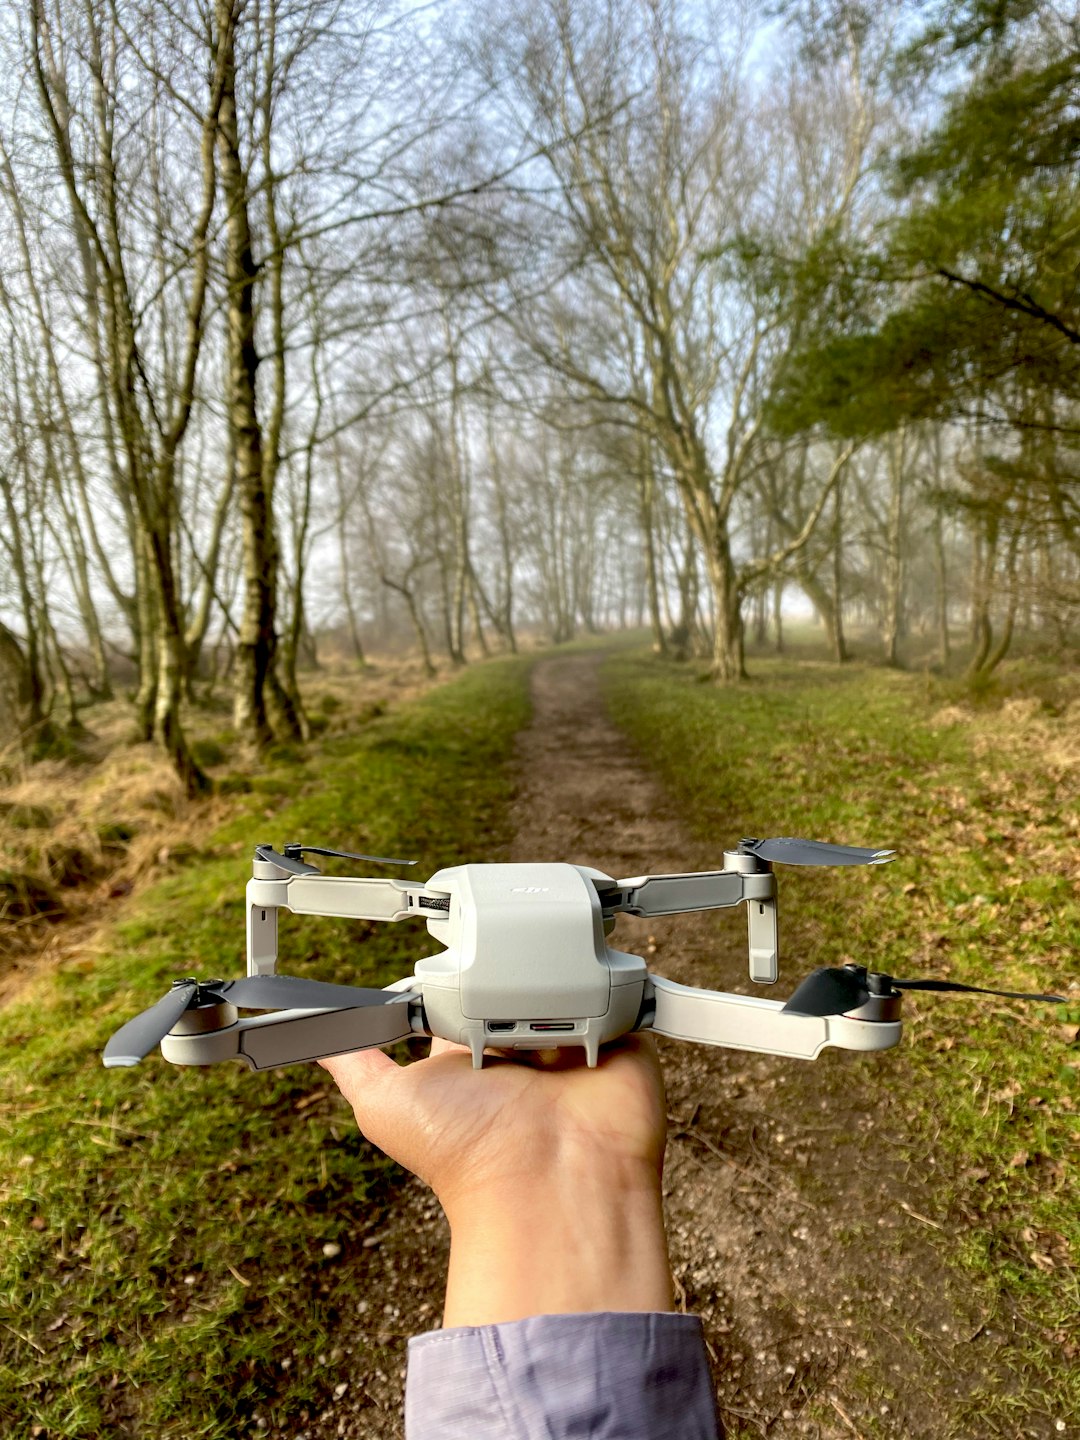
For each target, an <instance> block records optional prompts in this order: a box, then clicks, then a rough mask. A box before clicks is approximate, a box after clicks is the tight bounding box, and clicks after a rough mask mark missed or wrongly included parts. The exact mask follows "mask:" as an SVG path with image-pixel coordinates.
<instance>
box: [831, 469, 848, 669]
mask: <svg viewBox="0 0 1080 1440" xmlns="http://www.w3.org/2000/svg"><path fill="white" fill-rule="evenodd" d="M843 499H844V485H843V480H842V479H838V480H837V482H836V495H835V497H834V500H833V523H832V537H831V539H832V545H831V547H830V548H831V550H832V572H833V576H832V578H833V589H832V595H831V597H830V599H831V601H832V605H831V609H832V615H831V623H830V626H829V638H830V640H831V642H832V653H833V659H834V660H835V661H836V663H837V664H838V665H842V664H844V662H845V661H847V660H848V659H850V655H849V652H848V648H847V639H846V637H845V635H844V588H843V587H844V564H843V558H844V515H843V510H844V507H843Z"/></svg>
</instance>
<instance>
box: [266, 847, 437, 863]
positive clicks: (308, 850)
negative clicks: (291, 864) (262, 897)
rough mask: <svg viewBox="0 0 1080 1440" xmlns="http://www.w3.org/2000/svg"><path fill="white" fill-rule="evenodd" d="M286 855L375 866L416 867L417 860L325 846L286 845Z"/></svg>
mask: <svg viewBox="0 0 1080 1440" xmlns="http://www.w3.org/2000/svg"><path fill="white" fill-rule="evenodd" d="M285 853H286V855H288V856H289V858H290V859H292V858H293V857H294V856H296V857H299V856H300V855H335V856H337V858H338V859H339V860H368V861H370V862H371V864H373V865H415V864H416V861H415V860H388V859H387V857H386V856H385V855H358V854H356V852H355V851H353V850H327V848H326V847H325V846H324V845H286V846H285Z"/></svg>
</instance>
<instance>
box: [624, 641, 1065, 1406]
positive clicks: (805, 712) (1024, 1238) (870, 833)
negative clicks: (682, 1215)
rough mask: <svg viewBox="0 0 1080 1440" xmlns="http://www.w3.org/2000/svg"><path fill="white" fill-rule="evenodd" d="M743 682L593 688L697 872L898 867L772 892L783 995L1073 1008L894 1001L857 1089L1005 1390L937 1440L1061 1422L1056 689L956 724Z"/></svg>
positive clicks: (1019, 678)
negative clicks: (816, 856) (879, 1058)
mask: <svg viewBox="0 0 1080 1440" xmlns="http://www.w3.org/2000/svg"><path fill="white" fill-rule="evenodd" d="M753 668H754V673H755V679H754V681H753V682H752V683H750V684H748V685H746V686H743V687H740V688H735V689H729V690H724V689H717V688H715V687H713V686H711V685H707V684H702V683H699V682H700V680H701V678H702V677H701V674H700V672H699V671H697V670H695V669H694V668H693V667H689V666H682V667H680V666H676V665H673V664H663V663H660V662H658V661H656V660H655V659H648V658H644V657H641V656H622V657H617V658H615V659H613V660H612V661H610V662H609V663H608V664H607V666H606V667H605V671H604V675H605V685H606V690H607V695H608V700H609V705H610V708H611V712H612V715H613V717H614V719H615V720H616V721H617V723H618V724H620V726H622V727H623V728H624V729H625V730H626V731H627V732H628V733H629V734H630V736H631V737H632V738H633V739H634V740H635V741H636V742H637V743H638V745H639V746H640V748H641V750H642V752H643V753H644V754H645V755H647V756H648V757H649V761H650V763H651V764H653V765H654V766H655V767H656V768H657V769H658V770H659V771H660V773H661V776H662V778H663V780H664V782H665V784H666V785H667V787H668V789H669V791H670V792H671V794H672V796H673V798H674V799H675V800H676V802H677V804H678V805H679V807H680V810H681V813H682V814H683V816H684V817H685V819H686V823H687V826H688V828H689V829H690V831H691V833H692V834H693V835H694V836H695V838H696V839H697V840H698V841H700V842H701V846H702V855H701V860H702V863H712V862H711V860H710V859H709V857H710V856H713V855H715V852H716V850H717V848H719V847H718V844H717V842H718V841H720V842H721V844H722V843H726V842H727V841H728V839H729V835H730V833H731V829H732V827H734V834H735V835H738V834H754V835H788V834H796V835H797V834H805V835H811V836H816V837H819V838H822V839H832V840H840V841H847V842H849V843H852V844H868V845H891V846H895V847H896V848H897V850H898V851H899V852H900V854H899V858H898V860H897V861H896V862H895V863H894V864H893V865H892V866H891V867H890V868H889V870H887V871H885V872H880V871H870V872H853V873H851V874H850V875H848V876H846V877H845V881H844V888H843V897H844V898H843V901H842V902H841V903H839V904H838V903H837V890H836V887H834V886H831V885H826V886H823V885H821V884H820V883H819V881H818V879H817V878H816V877H815V876H814V875H813V872H805V871H798V870H788V871H785V873H784V876H783V889H784V906H783V910H784V915H783V929H782V937H781V940H782V946H785V947H786V953H787V956H788V957H789V958H788V963H787V966H786V967H785V968H784V975H785V978H786V979H787V980H790V981H793V980H794V979H795V978H796V977H797V976H798V975H801V974H804V973H806V972H807V971H808V970H809V969H810V967H811V966H812V965H818V964H838V963H842V962H843V961H844V960H847V959H853V960H857V961H859V962H861V963H867V964H870V965H871V966H872V967H873V968H877V969H882V970H885V971H888V972H889V973H891V974H894V975H897V976H901V977H911V976H920V975H941V976H949V977H951V978H952V979H955V980H958V981H963V982H966V983H968V984H975V985H984V986H993V987H996V988H1002V989H1012V990H1039V991H1046V990H1051V991H1057V992H1058V993H1066V994H1069V995H1071V997H1072V1003H1071V1004H1070V1006H1068V1007H1055V1006H1048V1005H1021V1004H1018V1003H1012V1002H1008V1001H999V1000H992V999H985V1000H978V999H976V998H975V997H972V998H971V999H961V998H960V997H957V998H956V999H954V1000H948V999H945V998H944V997H942V998H938V997H925V998H924V997H916V996H909V997H908V998H907V999H906V1000H905V1006H904V1008H905V1019H906V1026H905V1041H904V1048H903V1050H902V1051H901V1052H900V1053H899V1054H898V1055H895V1058H894V1059H893V1060H892V1062H891V1063H890V1065H889V1067H888V1079H887V1081H886V1080H885V1079H884V1078H878V1079H876V1080H875V1075H877V1074H878V1072H876V1071H875V1069H874V1067H867V1068H866V1069H865V1070H864V1071H863V1072H862V1074H863V1075H864V1076H865V1077H866V1083H868V1084H875V1083H876V1084H879V1085H880V1086H881V1087H882V1094H881V1096H880V1097H879V1098H880V1101H881V1104H882V1105H883V1106H885V1105H888V1106H889V1107H890V1109H891V1111H892V1113H893V1114H894V1115H895V1117H896V1119H895V1129H896V1133H897V1134H898V1135H904V1134H905V1133H906V1134H907V1135H908V1137H909V1141H908V1144H909V1150H910V1157H911V1160H912V1164H913V1166H915V1165H917V1164H918V1163H920V1162H921V1161H922V1160H924V1159H925V1157H926V1156H928V1155H932V1156H933V1157H934V1158H935V1161H936V1165H935V1169H934V1172H933V1173H934V1175H935V1180H934V1182H933V1184H932V1185H927V1188H926V1191H925V1195H926V1202H925V1203H926V1206H927V1207H928V1215H929V1217H930V1218H931V1219H933V1220H935V1221H936V1222H938V1223H939V1224H941V1225H943V1226H944V1227H945V1229H944V1231H942V1232H940V1239H941V1244H942V1247H943V1248H942V1259H943V1268H944V1269H945V1270H946V1271H951V1273H952V1274H953V1276H954V1280H955V1281H956V1282H957V1283H959V1284H960V1285H962V1286H964V1287H966V1288H967V1289H968V1290H969V1291H970V1290H971V1289H972V1288H974V1290H975V1291H976V1293H977V1294H978V1296H979V1300H980V1304H981V1306H982V1307H983V1308H984V1310H985V1312H986V1313H987V1315H988V1316H991V1317H993V1318H992V1319H988V1321H987V1326H988V1328H990V1327H991V1325H993V1328H994V1329H995V1330H999V1331H1000V1333H1003V1334H1005V1335H1006V1336H1008V1337H1009V1338H1008V1339H1007V1341H1006V1342H1005V1343H1006V1350H1005V1352H1004V1353H1003V1356H1002V1357H1000V1358H1002V1359H1003V1361H1004V1363H1005V1366H1006V1370H1007V1372H1008V1373H1009V1374H1011V1376H1012V1377H1014V1381H1015V1383H1013V1384H1011V1385H1008V1386H1000V1385H999V1386H997V1387H992V1386H990V1385H989V1384H988V1385H986V1386H984V1387H982V1388H981V1389H980V1390H978V1391H977V1392H976V1393H974V1394H973V1395H970V1396H968V1397H966V1398H965V1399H964V1400H962V1401H961V1400H958V1402H957V1406H958V1408H957V1411H956V1414H955V1416H954V1417H953V1418H952V1422H951V1423H953V1424H954V1425H956V1426H958V1427H959V1428H958V1429H956V1430H955V1431H949V1432H948V1433H956V1434H960V1435H970V1434H976V1433H995V1434H997V1433H1001V1434H1005V1433H1008V1434H1013V1433H1020V1430H1019V1428H1018V1427H1019V1426H1020V1425H1021V1424H1022V1421H1023V1417H1024V1416H1025V1415H1036V1414H1038V1415H1041V1416H1043V1417H1046V1416H1050V1417H1054V1416H1059V1417H1060V1416H1066V1417H1067V1416H1072V1417H1074V1418H1075V1417H1077V1416H1080V1363H1078V1361H1080V1325H1078V1320H1077V1317H1078V1315H1080V1288H1078V1270H1077V1265H1078V1261H1080V1216H1078V1207H1077V1204H1076V1196H1077V1181H1078V1176H1080V1167H1078V1164H1077V1161H1078V1158H1080V1155H1078V1139H1080V1136H1078V1129H1077V1123H1078V1100H1080V1083H1078V1082H1080V1049H1078V1047H1077V1037H1078V1036H1080V1031H1078V1025H1080V986H1078V981H1080V961H1078V952H1080V885H1078V883H1077V882H1078V881H1080V804H1078V801H1080V740H1078V738H1077V728H1076V704H1075V700H1073V702H1072V704H1071V706H1070V705H1069V699H1070V696H1069V694H1068V693H1065V692H1064V690H1063V687H1062V685H1060V684H1058V685H1057V686H1055V687H1051V689H1052V691H1053V693H1052V694H1051V693H1050V691H1048V690H1047V688H1046V684H1047V682H1046V677H1045V676H1043V675H1042V673H1041V672H1040V675H1039V677H1038V684H1037V686H1036V689H1035V693H1034V695H1032V694H1030V693H1027V692H1025V688H1024V685H1023V676H1024V671H1023V669H1022V668H1021V669H1018V671H1016V672H1013V673H1012V674H1008V673H1007V674H1006V676H1005V677H1003V685H1002V688H1001V689H1000V690H999V692H998V695H997V699H996V703H995V702H994V700H993V697H991V696H981V697H980V699H979V703H978V705H977V706H972V705H970V704H968V705H964V704H958V703H957V698H958V697H957V696H956V695H955V694H953V693H952V692H950V691H948V690H946V689H944V688H943V687H941V686H940V685H939V684H937V683H936V682H933V681H931V680H928V679H927V678H926V677H920V676H913V675H904V674H897V673H891V672H887V671H882V670H875V669H868V668H864V667H862V666H858V665H855V666H847V667H837V666H834V665H829V664H823V663H818V664H814V665H811V666H807V665H801V666H795V665H792V664H791V663H789V662H786V661H779V660H775V659H766V660H762V659H757V660H756V661H755V662H754V667H753ZM1065 690H1067V687H1065ZM718 824H722V825H723V827H724V828H723V830H722V831H721V832H720V833H719V835H718V834H717V826H718ZM795 955H798V957H799V960H798V962H797V965H796V963H795V962H794V959H793V957H794V956H795ZM782 964H783V960H782ZM885 1073H886V1072H885V1067H882V1069H881V1072H880V1075H881V1077H884V1075H885ZM886 1086H887V1089H886ZM931 1233H932V1234H934V1235H938V1233H939V1232H931ZM957 1234H959V1235H960V1236H961V1240H960V1244H959V1248H957V1242H956V1240H955V1238H954V1237H955V1236H956V1235H957ZM998 1322H1000V1326H999V1323H998ZM991 1421H994V1422H995V1425H998V1424H999V1425H1001V1426H1003V1427H1004V1428H1003V1429H1000V1430H999V1429H997V1428H992V1427H991V1425H990V1422H991ZM942 1433H943V1434H945V1433H946V1431H945V1430H944V1429H943V1430H942ZM1024 1433H1028V1432H1027V1431H1024ZM1032 1433H1034V1432H1032Z"/></svg>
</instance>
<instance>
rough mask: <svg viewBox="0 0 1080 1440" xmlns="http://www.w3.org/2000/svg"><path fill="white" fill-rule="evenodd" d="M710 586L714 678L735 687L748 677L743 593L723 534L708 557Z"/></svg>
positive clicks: (727, 542)
mask: <svg viewBox="0 0 1080 1440" xmlns="http://www.w3.org/2000/svg"><path fill="white" fill-rule="evenodd" d="M708 567H709V582H710V585H711V588H712V593H713V644H712V668H711V674H712V677H713V679H714V680H716V681H717V682H718V683H719V684H721V685H732V684H735V683H737V682H738V681H740V680H745V679H746V678H747V676H746V656H745V649H744V636H743V618H742V598H743V597H742V592H741V590H740V589H739V585H738V579H737V576H736V574H735V566H734V564H733V563H732V559H731V547H730V544H729V541H728V538H727V535H726V534H724V533H722V532H721V533H720V534H719V535H717V536H716V537H715V539H714V541H713V545H712V548H711V549H710V551H709V555H708Z"/></svg>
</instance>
